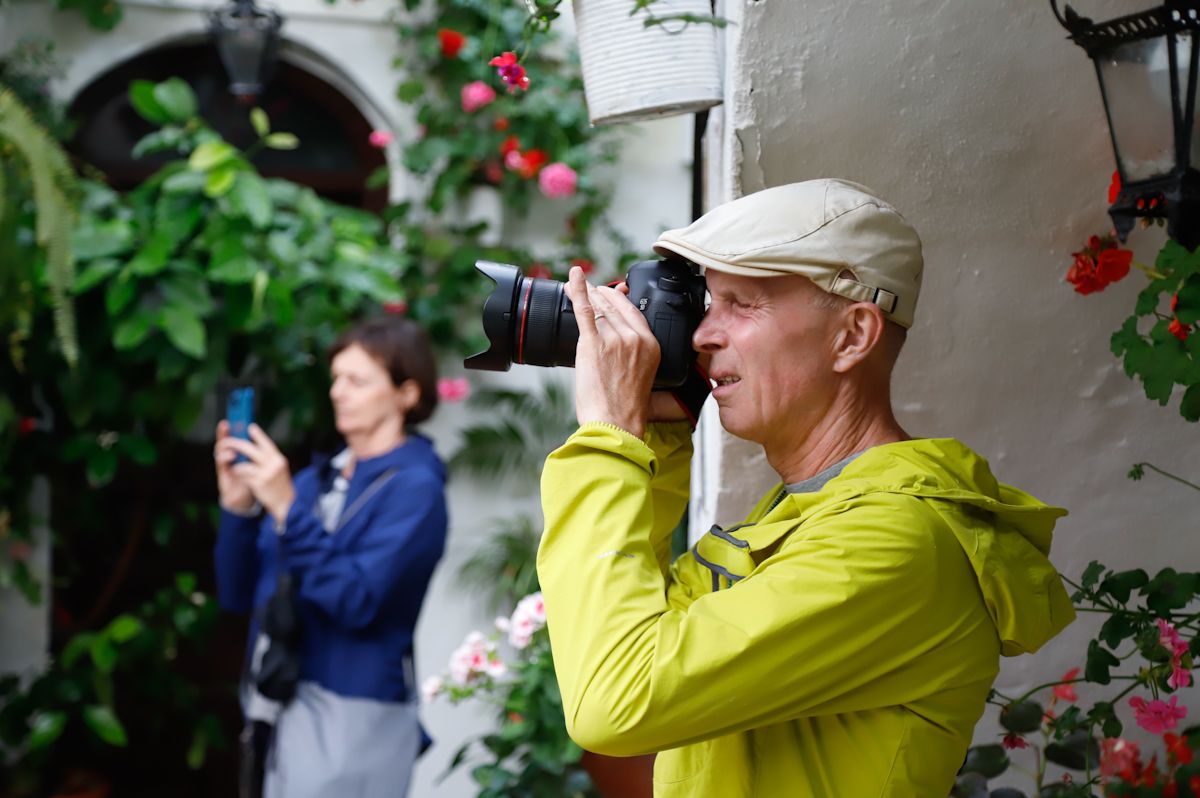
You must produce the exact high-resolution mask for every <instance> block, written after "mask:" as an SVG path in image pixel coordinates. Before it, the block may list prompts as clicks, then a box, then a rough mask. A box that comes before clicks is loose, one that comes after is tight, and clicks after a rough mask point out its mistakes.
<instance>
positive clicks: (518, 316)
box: [463, 258, 705, 390]
mask: <svg viewBox="0 0 1200 798" xmlns="http://www.w3.org/2000/svg"><path fill="white" fill-rule="evenodd" d="M475 268H477V269H479V271H481V272H483V273H484V274H485V275H487V276H488V277H489V278H491V279H492V280H493V281H494V282H495V283H496V287H495V289H494V290H493V291H492V293H491V294H490V295H489V296H488V298H487V299H486V300H485V301H484V304H483V330H484V332H485V333H486V334H487V337H488V341H489V343H490V345H489V347H488V349H487V350H486V351H484V352H481V353H479V354H477V355H474V356H472V357H469V358H467V359H466V360H465V361H464V362H463V365H464V366H466V367H467V368H471V369H486V370H490V371H508V369H509V367H510V366H511V365H512V364H513V363H525V364H529V365H533V366H574V365H575V346H576V344H577V343H578V342H579V326H578V324H577V323H576V321H575V308H574V306H573V305H572V304H571V300H570V299H568V298H567V295H566V292H565V291H564V290H563V283H560V282H558V281H556V280H543V279H540V278H531V277H526V276H524V275H522V274H521V271H520V269H518V268H517V267H516V266H510V265H508V264H504V263H493V262H491V261H478V262H477V263H476V264H475ZM625 281H626V283H627V284H628V286H629V300H630V301H631V302H632V303H633V304H634V306H635V307H636V308H637V309H638V310H639V311H640V312H641V313H642V315H644V316H645V317H646V321H647V322H648V323H649V325H650V329H651V331H652V332H653V333H654V337H655V339H657V341H658V346H659V350H660V352H661V358H660V361H659V365H658V371H657V373H656V374H655V376H654V388H655V389H656V390H660V389H665V388H676V387H678V386H680V385H682V384H683V382H684V380H686V379H687V376H688V373H689V372H690V371H691V368H692V363H694V362H695V360H696V351H695V350H694V349H692V333H694V332H695V331H696V328H697V327H698V326H699V325H700V320H701V319H702V318H703V317H704V292H705V283H704V278H703V277H701V276H700V274H699V273H698V272H697V270H696V267H695V266H693V265H692V264H691V263H688V262H687V261H685V260H681V259H678V258H668V259H665V260H646V261H640V262H638V263H635V264H634V265H633V266H631V267H630V269H629V274H628V275H627V276H626V278H625Z"/></svg>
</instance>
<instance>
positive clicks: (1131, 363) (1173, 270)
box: [1111, 240, 1200, 421]
mask: <svg viewBox="0 0 1200 798" xmlns="http://www.w3.org/2000/svg"><path fill="white" fill-rule="evenodd" d="M1156 270H1157V272H1158V276H1156V277H1155V278H1154V279H1152V280H1151V281H1150V283H1149V284H1148V285H1147V286H1146V287H1145V288H1144V289H1142V291H1141V292H1140V293H1139V294H1138V299H1137V304H1136V306H1135V309H1134V315H1132V316H1130V317H1129V318H1128V319H1126V320H1125V323H1124V324H1122V325H1121V328H1120V329H1119V330H1117V332H1115V333H1113V336H1112V339H1111V348H1112V353H1113V354H1114V355H1116V356H1117V357H1119V358H1122V360H1123V365H1124V368H1125V373H1126V374H1127V375H1128V376H1130V377H1137V378H1139V379H1140V380H1141V382H1142V387H1143V389H1144V390H1145V392H1146V397H1147V398H1149V399H1153V400H1154V401H1156V402H1158V403H1159V404H1163V405H1165V404H1167V402H1169V401H1170V399H1171V395H1172V393H1173V391H1174V389H1175V386H1177V385H1178V386H1182V387H1183V388H1184V392H1183V395H1182V397H1181V401H1180V408H1179V412H1180V414H1181V415H1182V416H1183V417H1184V418H1185V419H1187V420H1188V421H1198V420H1200V387H1198V386H1200V340H1198V339H1200V335H1198V334H1196V333H1194V332H1193V334H1191V335H1190V336H1185V337H1186V338H1187V341H1186V342H1185V341H1181V340H1179V339H1178V338H1177V337H1176V336H1175V335H1174V334H1173V333H1172V332H1171V330H1170V326H1171V324H1172V320H1173V319H1174V318H1178V320H1179V322H1180V323H1183V324H1192V323H1194V322H1196V321H1197V320H1200V254H1198V253H1196V252H1188V251H1187V250H1185V249H1184V248H1183V247H1182V246H1180V245H1179V244H1177V243H1176V242H1174V241H1170V240H1169V241H1168V242H1167V244H1166V245H1165V246H1164V247H1163V248H1162V250H1161V251H1160V252H1159V256H1158V261H1157V264H1156ZM1173 299H1174V301H1175V303H1176V304H1175V309H1174V310H1170V308H1169V306H1170V305H1171V304H1172V300H1173ZM1144 317H1152V318H1154V319H1155V321H1154V323H1153V326H1151V327H1150V329H1149V331H1148V332H1142V331H1141V329H1139V326H1140V325H1139V320H1140V319H1141V318H1144ZM1143 329H1144V328H1143Z"/></svg>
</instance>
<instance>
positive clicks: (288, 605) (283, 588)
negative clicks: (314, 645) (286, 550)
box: [254, 570, 300, 704]
mask: <svg viewBox="0 0 1200 798" xmlns="http://www.w3.org/2000/svg"><path fill="white" fill-rule="evenodd" d="M259 629H260V630H261V631H262V633H263V634H265V635H266V636H267V639H268V641H269V642H268V646H267V650H266V651H265V652H263V657H262V662H260V663H259V667H258V670H257V671H256V672H255V673H254V687H255V689H256V690H258V692H260V693H262V694H263V695H264V696H266V697H267V698H270V699H271V700H273V701H278V702H279V703H281V704H286V703H287V702H289V701H291V700H292V697H293V696H294V695H295V694H296V685H297V684H298V683H299V682H300V616H299V612H298V611H297V608H296V593H295V587H294V586H293V584H292V575H291V574H290V573H288V572H287V571H286V570H280V572H279V577H278V579H277V581H276V583H275V593H274V595H272V596H271V598H269V599H268V600H267V603H266V605H264V606H263V609H262V614H261V616H260V618H259Z"/></svg>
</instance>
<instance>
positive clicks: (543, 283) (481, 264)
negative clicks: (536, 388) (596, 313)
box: [463, 260, 579, 371]
mask: <svg viewBox="0 0 1200 798" xmlns="http://www.w3.org/2000/svg"><path fill="white" fill-rule="evenodd" d="M475 268H477V269H478V270H479V271H481V272H483V274H485V275H486V276H487V277H489V278H490V279H491V280H492V281H493V282H495V283H496V288H495V289H494V290H493V291H492V293H491V294H490V295H489V296H488V298H487V300H486V301H485V302H484V303H483V331H484V334H486V335H487V337H488V343H489V346H488V349H487V350H486V351H484V352H480V353H479V354H477V355H473V356H471V357H469V358H467V359H466V360H465V361H463V365H464V366H466V367H467V368H471V369H486V370H488V371H508V368H509V366H511V365H512V364H513V363H518V364H522V363H524V364H529V365H531V366H573V365H575V345H576V343H577V342H578V341H579V327H578V326H576V324H575V310H574V308H573V307H572V305H571V300H570V299H568V298H567V295H566V292H565V291H563V284H562V283H560V282H558V281H557V280H542V279H539V278H534V277H526V276H524V275H523V274H521V270H520V269H518V268H517V267H516V266H510V265H508V264H505V263H493V262H491V261H482V260H481V261H478V262H477V263H476V264H475Z"/></svg>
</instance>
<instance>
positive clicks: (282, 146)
mask: <svg viewBox="0 0 1200 798" xmlns="http://www.w3.org/2000/svg"><path fill="white" fill-rule="evenodd" d="M263 141H264V142H265V143H266V145H267V146H268V147H270V148H271V149H273V150H294V149H296V148H297V147H299V146H300V139H298V138H296V135H295V134H294V133H270V134H268V135H267V136H266V137H264V138H263Z"/></svg>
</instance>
